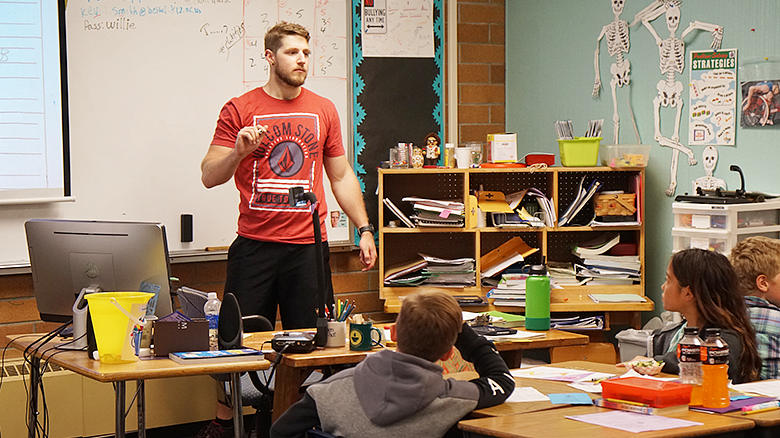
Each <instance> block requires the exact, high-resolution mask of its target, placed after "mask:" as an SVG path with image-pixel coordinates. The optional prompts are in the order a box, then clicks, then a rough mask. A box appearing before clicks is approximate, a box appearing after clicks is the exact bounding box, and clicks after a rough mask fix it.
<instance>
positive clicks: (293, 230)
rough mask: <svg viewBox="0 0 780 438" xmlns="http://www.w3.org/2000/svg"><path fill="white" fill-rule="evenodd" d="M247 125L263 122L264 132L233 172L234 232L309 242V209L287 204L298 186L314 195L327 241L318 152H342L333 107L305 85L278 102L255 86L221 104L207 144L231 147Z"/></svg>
mask: <svg viewBox="0 0 780 438" xmlns="http://www.w3.org/2000/svg"><path fill="white" fill-rule="evenodd" d="M253 125H257V126H268V132H267V133H266V135H265V137H264V138H263V141H262V142H261V143H260V146H259V147H258V148H257V149H256V150H255V151H254V152H253V153H251V154H249V155H248V156H247V157H246V158H244V159H243V160H242V161H241V163H240V164H239V165H238V169H236V173H235V175H234V176H233V179H234V180H235V183H236V187H237V188H238V191H239V192H240V194H241V201H240V204H239V207H238V211H239V217H238V234H239V235H241V236H244V237H247V238H249V239H254V240H262V241H269V242H282V243H297V244H301V243H314V231H313V229H312V222H311V211H310V209H309V207H308V206H303V207H290V205H289V202H288V198H289V197H288V193H289V189H290V187H294V186H302V187H303V189H304V191H306V192H313V193H314V194H315V195H316V196H317V201H318V202H319V209H318V212H319V215H320V228H321V229H322V237H323V241H324V240H327V230H326V226H325V220H326V218H327V217H328V207H327V205H326V202H325V189H324V187H323V184H322V174H323V165H322V162H323V155H324V156H328V157H335V156H339V155H344V146H343V145H342V141H341V125H340V122H339V116H338V113H337V112H336V107H335V106H334V105H333V103H332V102H331V101H330V100H328V99H325V98H324V97H321V96H318V95H317V94H315V93H313V92H311V91H309V90H307V89H305V88H301V94H300V95H298V97H296V98H295V99H292V100H280V99H275V98H273V97H271V96H269V95H268V94H266V92H265V91H264V90H263V89H262V87H258V88H255V89H254V90H252V91H249V92H248V93H245V94H243V95H242V96H239V97H235V98H233V99H231V100H230V101H229V102H228V103H226V104H225V106H224V107H222V111H221V112H220V115H219V120H218V121H217V129H216V131H215V132H214V139H213V140H212V142H211V144H214V145H219V146H227V147H230V148H234V147H235V144H236V136H237V135H238V131H239V130H241V128H243V127H245V126H253Z"/></svg>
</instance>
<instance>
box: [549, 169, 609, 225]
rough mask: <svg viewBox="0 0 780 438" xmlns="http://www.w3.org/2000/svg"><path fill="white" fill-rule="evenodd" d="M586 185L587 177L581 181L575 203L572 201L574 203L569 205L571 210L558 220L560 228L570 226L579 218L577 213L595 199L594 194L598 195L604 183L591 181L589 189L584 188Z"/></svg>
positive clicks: (595, 180)
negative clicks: (576, 217) (575, 218)
mask: <svg viewBox="0 0 780 438" xmlns="http://www.w3.org/2000/svg"><path fill="white" fill-rule="evenodd" d="M584 184H585V176H583V177H582V179H581V180H580V185H579V189H578V190H577V196H576V197H575V198H574V201H572V203H571V204H570V205H569V208H567V209H566V212H565V213H563V214H562V215H561V218H560V219H558V226H559V227H563V226H565V225H568V224H570V223H571V222H572V220H573V219H574V217H575V216H577V213H579V212H580V210H582V207H584V206H585V204H587V203H588V201H589V200H590V199H591V198H592V197H593V195H594V194H596V192H598V191H599V190H600V189H601V186H602V185H603V184H602V182H601V181H599V180H597V179H594V180H593V181H591V183H590V186H588V188H587V189H586V188H585V187H584ZM592 219H593V218H588V221H587V223H589V222H590V221H591V220H592Z"/></svg>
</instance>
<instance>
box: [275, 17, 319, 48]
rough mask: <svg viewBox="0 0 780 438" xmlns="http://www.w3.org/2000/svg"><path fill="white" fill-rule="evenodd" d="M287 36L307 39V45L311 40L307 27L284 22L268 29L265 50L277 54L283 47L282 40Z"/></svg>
mask: <svg viewBox="0 0 780 438" xmlns="http://www.w3.org/2000/svg"><path fill="white" fill-rule="evenodd" d="M287 35H298V36H301V37H303V38H305V39H306V42H307V43H308V42H309V38H310V35H309V31H308V30H306V28H305V27H303V26H301V25H300V24H297V23H288V22H286V21H282V22H279V23H278V24H277V25H275V26H274V27H272V28H270V29H268V32H266V33H265V49H266V50H270V51H271V52H273V53H276V51H277V50H279V48H280V47H282V38H284V37H286V36H287Z"/></svg>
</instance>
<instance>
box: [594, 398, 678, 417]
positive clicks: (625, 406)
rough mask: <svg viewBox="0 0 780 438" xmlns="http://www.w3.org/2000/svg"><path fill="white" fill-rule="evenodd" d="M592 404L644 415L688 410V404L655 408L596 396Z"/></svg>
mask: <svg viewBox="0 0 780 438" xmlns="http://www.w3.org/2000/svg"><path fill="white" fill-rule="evenodd" d="M593 404H595V405H596V406H598V407H600V408H609V409H618V410H621V411H628V412H635V413H637V414H645V415H662V416H663V415H672V414H678V413H680V412H687V411H688V404H687V403H686V404H681V405H674V406H667V407H663V408H657V407H653V406H650V405H648V404H644V403H637V402H632V401H627V400H618V399H612V398H597V399H596V400H593Z"/></svg>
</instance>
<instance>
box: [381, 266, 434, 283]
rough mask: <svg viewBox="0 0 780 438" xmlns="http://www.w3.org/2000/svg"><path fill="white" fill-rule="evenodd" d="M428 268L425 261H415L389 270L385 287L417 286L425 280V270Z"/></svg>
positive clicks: (387, 270)
mask: <svg viewBox="0 0 780 438" xmlns="http://www.w3.org/2000/svg"><path fill="white" fill-rule="evenodd" d="M426 266H428V262H427V261H425V260H424V259H415V260H412V261H410V262H406V263H401V264H398V265H395V266H391V267H389V268H387V269H386V270H385V271H386V275H385V279H384V283H385V286H416V285H418V284H420V283H422V282H423V280H425V278H426V275H425V274H423V273H422V270H423V268H425V267H426Z"/></svg>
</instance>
